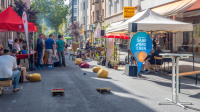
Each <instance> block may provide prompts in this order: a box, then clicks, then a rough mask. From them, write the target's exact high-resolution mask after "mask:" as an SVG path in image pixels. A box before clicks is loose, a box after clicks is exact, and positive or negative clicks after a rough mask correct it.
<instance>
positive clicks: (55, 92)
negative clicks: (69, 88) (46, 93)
mask: <svg viewBox="0 0 200 112" xmlns="http://www.w3.org/2000/svg"><path fill="white" fill-rule="evenodd" d="M54 95H61V96H63V95H64V89H63V88H62V89H53V90H52V96H54Z"/></svg>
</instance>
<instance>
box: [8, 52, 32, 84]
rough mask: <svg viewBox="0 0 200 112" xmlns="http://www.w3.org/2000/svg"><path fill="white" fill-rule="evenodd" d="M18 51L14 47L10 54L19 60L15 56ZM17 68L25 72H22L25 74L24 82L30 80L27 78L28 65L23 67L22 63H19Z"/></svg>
mask: <svg viewBox="0 0 200 112" xmlns="http://www.w3.org/2000/svg"><path fill="white" fill-rule="evenodd" d="M16 53H17V50H16V49H12V50H11V53H10V56H13V57H15V58H16V60H17V57H16V56H15V55H16ZM17 69H18V70H19V71H20V72H22V73H23V74H22V75H23V82H29V81H28V80H27V78H26V67H22V65H17Z"/></svg>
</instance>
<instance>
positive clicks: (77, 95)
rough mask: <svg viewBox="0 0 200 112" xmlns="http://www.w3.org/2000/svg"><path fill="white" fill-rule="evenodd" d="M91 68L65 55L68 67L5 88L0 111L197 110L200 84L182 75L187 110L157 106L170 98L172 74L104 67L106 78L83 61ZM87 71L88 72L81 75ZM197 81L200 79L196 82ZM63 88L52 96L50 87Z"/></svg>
mask: <svg viewBox="0 0 200 112" xmlns="http://www.w3.org/2000/svg"><path fill="white" fill-rule="evenodd" d="M86 61H87V62H88V63H89V64H90V65H91V68H89V69H81V68H79V67H78V66H77V65H74V61H71V60H68V58H66V63H67V67H61V68H54V69H53V70H48V68H45V69H42V71H33V72H32V73H40V74H41V76H42V81H40V82H29V83H20V85H19V87H20V88H21V90H20V91H19V92H16V93H13V92H12V88H8V89H5V90H4V91H3V95H1V96H0V112H183V111H186V112H193V111H194V112H196V111H200V107H199V104H200V84H198V86H195V85H194V80H192V79H188V78H183V79H182V87H181V88H182V89H181V93H180V100H181V101H191V102H192V103H193V104H194V105H189V106H188V108H187V110H184V109H182V108H181V107H179V106H174V105H158V103H159V102H165V98H171V77H170V76H168V75H167V74H159V75H155V74H154V73H149V74H143V76H144V77H146V78H145V79H137V78H135V77H129V76H126V75H122V74H123V71H117V70H113V69H109V68H105V67H103V68H105V69H107V70H108V71H109V77H108V78H106V79H102V78H97V74H96V73H93V72H92V67H93V66H96V63H97V62H96V61H89V60H86ZM83 73H87V75H82V74H83ZM199 83H200V82H199ZM99 87H110V88H111V94H100V93H98V92H97V91H96V88H99ZM54 88H64V90H65V95H64V96H55V97H52V95H51V90H52V89H54Z"/></svg>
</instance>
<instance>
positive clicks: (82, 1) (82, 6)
mask: <svg viewBox="0 0 200 112" xmlns="http://www.w3.org/2000/svg"><path fill="white" fill-rule="evenodd" d="M79 10H80V11H79V20H78V21H79V22H80V23H81V24H82V27H83V29H82V31H83V30H84V32H82V34H81V36H82V38H83V40H85V39H87V38H89V30H90V29H89V25H90V0H79Z"/></svg>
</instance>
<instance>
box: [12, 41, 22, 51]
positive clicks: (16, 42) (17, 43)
mask: <svg viewBox="0 0 200 112" xmlns="http://www.w3.org/2000/svg"><path fill="white" fill-rule="evenodd" d="M13 48H14V49H17V51H18V52H19V51H21V49H20V46H19V39H18V38H16V39H15V42H14V45H13Z"/></svg>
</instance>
